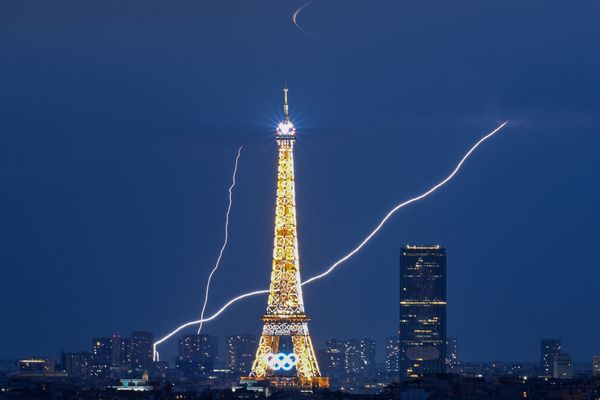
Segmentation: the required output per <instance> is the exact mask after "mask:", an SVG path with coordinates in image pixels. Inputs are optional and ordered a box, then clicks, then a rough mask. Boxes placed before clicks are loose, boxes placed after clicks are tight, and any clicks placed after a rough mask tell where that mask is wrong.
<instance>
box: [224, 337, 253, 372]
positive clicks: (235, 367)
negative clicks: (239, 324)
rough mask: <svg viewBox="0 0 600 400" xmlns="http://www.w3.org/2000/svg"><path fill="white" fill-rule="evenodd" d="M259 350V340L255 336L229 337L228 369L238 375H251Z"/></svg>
mask: <svg viewBox="0 0 600 400" xmlns="http://www.w3.org/2000/svg"><path fill="white" fill-rule="evenodd" d="M257 348H258V339H257V337H256V336H255V335H236V336H229V337H227V368H229V370H231V371H232V372H235V373H238V374H243V375H246V374H249V373H250V370H251V368H252V363H253V362H254V357H256V350H257Z"/></svg>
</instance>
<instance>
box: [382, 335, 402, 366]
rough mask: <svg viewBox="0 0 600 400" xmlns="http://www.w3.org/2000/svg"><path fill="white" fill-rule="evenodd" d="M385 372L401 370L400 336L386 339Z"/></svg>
mask: <svg viewBox="0 0 600 400" xmlns="http://www.w3.org/2000/svg"><path fill="white" fill-rule="evenodd" d="M385 372H386V373H388V374H397V373H399V372H400V338H399V337H398V336H393V337H390V338H387V339H386V340H385Z"/></svg>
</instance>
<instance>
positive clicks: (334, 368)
mask: <svg viewBox="0 0 600 400" xmlns="http://www.w3.org/2000/svg"><path fill="white" fill-rule="evenodd" d="M320 354H321V355H322V356H321V364H322V365H321V367H322V369H323V374H325V375H327V376H330V377H333V378H337V377H340V376H342V375H343V374H344V373H345V364H344V343H343V342H341V341H339V340H337V339H330V340H328V341H327V342H326V343H325V347H324V348H323V349H322V352H321V353H320Z"/></svg>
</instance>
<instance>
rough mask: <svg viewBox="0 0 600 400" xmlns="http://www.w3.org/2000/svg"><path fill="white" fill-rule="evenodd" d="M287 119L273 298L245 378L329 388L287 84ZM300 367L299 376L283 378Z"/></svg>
mask: <svg viewBox="0 0 600 400" xmlns="http://www.w3.org/2000/svg"><path fill="white" fill-rule="evenodd" d="M284 115H285V119H284V121H283V122H281V123H280V124H279V125H278V127H277V133H276V140H277V145H278V148H279V160H278V172H277V196H276V205H275V240H274V248H273V266H272V271H271V285H270V291H269V299H268V304H267V311H266V313H265V315H264V316H263V317H262V320H263V323H264V325H263V331H262V335H261V337H260V342H259V346H258V350H257V352H256V358H255V360H254V363H253V364H252V372H251V373H250V376H249V377H247V378H245V379H249V380H267V381H270V382H271V383H274V384H276V385H291V386H311V387H327V386H329V379H328V378H327V377H323V376H321V372H320V371H319V365H318V363H317V358H316V355H315V351H314V348H313V345H312V341H311V339H310V335H309V332H308V321H309V317H308V316H307V315H306V313H305V311H304V301H303V299H302V287H301V280H300V261H299V256H298V231H297V228H296V200H295V185H294V142H295V140H296V130H295V128H294V125H293V124H292V122H291V121H290V118H289V110H288V89H287V86H286V88H285V89H284ZM282 337H290V338H291V343H292V347H293V353H291V354H284V353H280V352H279V350H280V339H281V338H282ZM288 340H289V339H288ZM294 368H295V372H296V374H295V376H285V375H284V374H282V372H287V371H293V369H294Z"/></svg>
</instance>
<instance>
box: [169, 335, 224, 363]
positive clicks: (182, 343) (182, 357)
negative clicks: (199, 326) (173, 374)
mask: <svg viewBox="0 0 600 400" xmlns="http://www.w3.org/2000/svg"><path fill="white" fill-rule="evenodd" d="M218 357H219V339H218V338H216V337H214V336H211V335H206V334H199V335H184V336H182V337H181V339H179V359H178V361H177V365H178V368H179V369H182V370H185V371H188V372H194V373H197V372H210V371H212V370H213V369H214V367H215V364H216V362H217V359H218Z"/></svg>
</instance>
